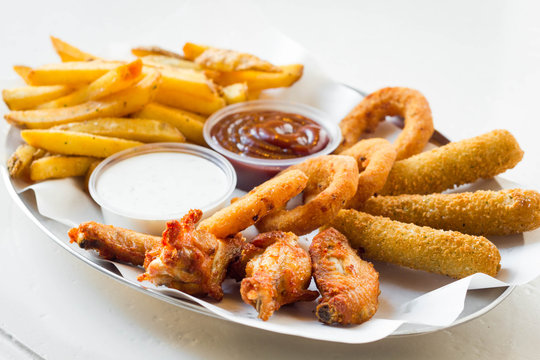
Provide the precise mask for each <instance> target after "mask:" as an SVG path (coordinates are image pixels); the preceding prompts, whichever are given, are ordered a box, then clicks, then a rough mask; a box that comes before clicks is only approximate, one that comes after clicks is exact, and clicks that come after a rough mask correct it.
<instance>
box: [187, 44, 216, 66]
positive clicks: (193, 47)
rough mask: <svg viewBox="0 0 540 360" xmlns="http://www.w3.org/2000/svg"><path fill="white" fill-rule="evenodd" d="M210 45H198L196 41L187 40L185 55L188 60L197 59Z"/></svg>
mask: <svg viewBox="0 0 540 360" xmlns="http://www.w3.org/2000/svg"><path fill="white" fill-rule="evenodd" d="M209 48H210V47H209V46H205V45H197V44H194V43H190V42H187V43H185V44H184V48H183V49H182V50H183V51H184V57H185V58H186V59H188V60H191V61H193V60H195V59H196V58H197V57H198V56H199V55H201V54H202V53H203V52H204V51H205V50H207V49H209Z"/></svg>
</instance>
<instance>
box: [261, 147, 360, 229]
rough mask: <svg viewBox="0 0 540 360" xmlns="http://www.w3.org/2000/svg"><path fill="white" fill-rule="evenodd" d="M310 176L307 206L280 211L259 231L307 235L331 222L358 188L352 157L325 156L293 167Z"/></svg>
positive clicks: (290, 169)
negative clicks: (278, 231)
mask: <svg viewBox="0 0 540 360" xmlns="http://www.w3.org/2000/svg"><path fill="white" fill-rule="evenodd" d="M292 170H302V171H303V172H304V173H306V175H308V176H309V181H308V183H307V186H306V188H305V190H304V204H303V205H301V206H297V207H296V208H294V209H292V210H286V209H278V210H277V211H275V212H272V213H271V214H270V215H268V216H266V217H265V218H263V219H262V220H261V221H260V222H259V223H258V224H257V228H258V229H259V231H262V232H266V231H272V230H281V231H292V232H294V233H295V234H297V235H304V234H308V233H310V232H311V231H313V230H315V229H317V228H318V227H320V226H322V225H324V224H326V223H327V222H328V221H330V220H331V219H332V218H333V217H334V216H336V214H337V213H338V211H339V210H340V209H341V208H342V207H343V206H344V205H345V204H346V203H347V201H349V200H350V199H351V198H352V197H353V196H354V193H355V192H356V188H357V187H358V165H357V164H356V161H355V160H354V159H352V158H351V157H350V156H343V155H325V156H318V157H314V158H310V159H308V160H305V161H304V162H302V163H300V164H297V165H294V166H291V167H290V168H289V169H287V170H285V171H286V172H285V174H287V173H288V172H290V171H292Z"/></svg>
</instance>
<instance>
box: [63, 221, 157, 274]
mask: <svg viewBox="0 0 540 360" xmlns="http://www.w3.org/2000/svg"><path fill="white" fill-rule="evenodd" d="M68 234H69V238H70V242H71V243H74V242H76V243H77V244H78V245H79V246H80V247H81V248H82V249H86V250H90V249H93V250H96V251H97V252H98V253H99V255H100V256H101V257H102V258H105V259H108V260H118V261H122V262H126V263H131V264H133V265H142V264H143V263H144V255H145V254H146V252H147V251H150V250H151V249H153V248H155V247H158V246H159V244H160V243H161V238H160V237H159V236H152V235H147V234H142V233H138V232H136V231H133V230H127V229H122V228H119V227H114V226H111V225H103V224H98V223H96V222H93V221H90V222H85V223H82V224H80V225H79V226H78V227H76V228H73V229H71V230H69V232H68Z"/></svg>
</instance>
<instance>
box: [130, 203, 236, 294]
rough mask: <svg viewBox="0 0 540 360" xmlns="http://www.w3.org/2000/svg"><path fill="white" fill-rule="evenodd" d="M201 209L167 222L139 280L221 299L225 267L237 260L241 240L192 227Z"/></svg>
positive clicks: (145, 262)
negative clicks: (223, 237)
mask: <svg viewBox="0 0 540 360" xmlns="http://www.w3.org/2000/svg"><path fill="white" fill-rule="evenodd" d="M201 216H202V211H201V210H190V212H189V213H188V214H187V215H185V216H184V217H183V218H182V219H181V220H180V221H176V220H173V221H169V222H168V223H167V229H166V230H165V232H164V233H163V239H162V242H161V244H160V246H158V247H156V248H154V249H152V250H151V251H149V252H148V253H147V254H146V258H145V260H144V268H145V269H146V272H145V273H144V274H142V275H141V276H139V281H143V280H148V281H151V282H152V283H154V284H155V285H165V286H168V287H171V288H174V289H178V290H180V291H184V292H186V293H188V294H192V295H199V296H203V295H209V296H211V297H213V298H214V299H216V300H221V299H222V298H223V290H222V288H221V283H222V282H223V279H224V278H225V275H226V273H227V266H228V265H229V263H230V261H231V260H232V259H233V258H234V257H236V256H237V255H238V254H239V252H240V250H241V246H242V243H243V242H244V238H243V237H242V235H241V234H240V233H238V234H236V235H234V236H232V237H229V238H226V239H219V238H217V237H216V236H215V235H213V234H211V233H209V232H206V231H204V230H198V229H196V227H195V225H196V223H197V222H198V221H199V220H200V218H201Z"/></svg>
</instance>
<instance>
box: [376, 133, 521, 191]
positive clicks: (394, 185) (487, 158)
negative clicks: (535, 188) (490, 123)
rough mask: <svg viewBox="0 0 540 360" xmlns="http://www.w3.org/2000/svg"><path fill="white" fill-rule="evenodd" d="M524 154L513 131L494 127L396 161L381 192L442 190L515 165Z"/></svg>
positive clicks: (489, 176) (498, 172) (488, 175)
mask: <svg viewBox="0 0 540 360" xmlns="http://www.w3.org/2000/svg"><path fill="white" fill-rule="evenodd" d="M522 157H523V151H522V150H521V149H520V147H519V145H518V143H517V141H516V139H515V138H514V137H513V136H512V134H510V133H509V132H508V131H506V130H494V131H491V132H489V133H486V134H483V135H480V136H477V137H474V138H471V139H466V140H462V141H458V142H452V143H449V144H447V145H445V146H441V147H439V148H436V149H433V150H430V151H426V152H423V153H421V154H418V155H415V156H412V157H410V158H408V159H405V160H400V161H396V162H395V164H394V166H393V167H392V170H391V171H390V174H389V175H388V179H387V181H386V184H385V185H384V187H383V189H382V190H381V191H380V194H382V195H400V194H431V193H437V192H441V191H444V190H447V189H452V188H454V187H455V186H459V185H463V184H468V183H472V182H474V181H476V180H478V179H480V178H491V177H493V176H495V175H497V174H500V173H502V172H504V171H506V170H508V169H511V168H513V167H514V166H516V164H517V163H518V162H520V161H521V158H522Z"/></svg>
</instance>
